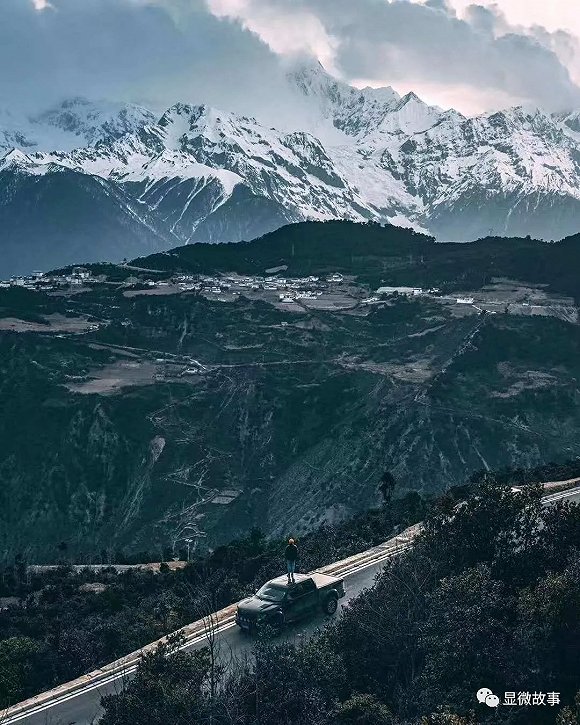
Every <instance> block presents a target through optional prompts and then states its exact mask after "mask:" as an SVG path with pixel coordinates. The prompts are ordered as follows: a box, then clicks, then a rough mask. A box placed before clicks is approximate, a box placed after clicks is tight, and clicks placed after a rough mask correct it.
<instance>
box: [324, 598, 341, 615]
mask: <svg viewBox="0 0 580 725" xmlns="http://www.w3.org/2000/svg"><path fill="white" fill-rule="evenodd" d="M322 608H323V609H324V613H325V614H328V615H331V616H332V615H333V614H335V613H336V610H337V609H338V597H337V596H336V594H330V595H329V596H328V597H327V598H326V601H325V602H324V606H323V607H322Z"/></svg>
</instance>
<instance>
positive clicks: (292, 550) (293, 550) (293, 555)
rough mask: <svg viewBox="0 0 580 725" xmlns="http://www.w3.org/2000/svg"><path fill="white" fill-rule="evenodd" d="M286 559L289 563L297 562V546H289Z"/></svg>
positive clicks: (285, 553) (285, 554) (285, 555)
mask: <svg viewBox="0 0 580 725" xmlns="http://www.w3.org/2000/svg"><path fill="white" fill-rule="evenodd" d="M284 558H285V559H286V560H287V561H296V559H297V558H298V547H297V546H296V544H288V546H287V547H286V551H285V552H284Z"/></svg>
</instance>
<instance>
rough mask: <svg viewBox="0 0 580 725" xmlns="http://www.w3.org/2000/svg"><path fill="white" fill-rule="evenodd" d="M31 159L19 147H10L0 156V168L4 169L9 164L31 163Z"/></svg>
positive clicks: (9, 165)
mask: <svg viewBox="0 0 580 725" xmlns="http://www.w3.org/2000/svg"><path fill="white" fill-rule="evenodd" d="M31 163H33V162H32V159H31V158H30V157H29V156H27V155H26V154H24V153H22V151H20V149H16V148H13V149H10V151H8V152H7V153H5V154H4V156H2V157H0V169H6V168H8V167H11V166H20V165H24V164H31Z"/></svg>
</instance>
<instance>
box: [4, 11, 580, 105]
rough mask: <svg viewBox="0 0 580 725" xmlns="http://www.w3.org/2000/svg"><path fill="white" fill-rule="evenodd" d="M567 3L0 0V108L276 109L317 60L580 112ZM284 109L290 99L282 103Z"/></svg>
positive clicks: (457, 95)
mask: <svg viewBox="0 0 580 725" xmlns="http://www.w3.org/2000/svg"><path fill="white" fill-rule="evenodd" d="M576 5H577V0H496V1H495V2H493V1H492V0H476V3H471V2H469V0H1V1H0V107H2V108H14V109H19V108H21V107H22V108H24V109H35V108H38V107H40V106H44V105H46V104H49V103H52V102H54V101H56V100H58V99H61V98H63V97H67V96H68V97H70V96H72V95H85V96H88V97H91V98H111V99H115V100H129V101H136V102H143V103H148V104H150V105H154V106H156V107H158V108H163V107H165V106H167V105H170V104H171V103H173V102H175V101H176V100H184V101H189V102H202V101H203V102H208V103H211V104H213V105H217V106H221V107H225V108H231V109H232V110H237V111H243V112H247V113H254V115H259V111H260V109H265V112H266V110H268V109H269V111H270V112H271V113H272V112H274V111H275V112H277V113H284V112H285V109H284V104H285V102H287V101H286V100H285V97H284V94H283V92H282V91H281V90H280V89H281V87H282V80H281V79H282V78H283V74H284V69H285V68H286V67H287V66H288V64H291V63H293V62H295V61H296V59H299V58H316V59H318V60H320V61H321V62H322V64H323V65H324V66H325V67H326V68H327V69H328V70H329V71H330V72H331V73H333V74H334V75H336V76H337V77H339V78H341V79H343V80H345V81H347V82H349V83H352V84H354V85H357V86H364V85H372V86H381V85H391V86H393V87H394V88H395V89H396V90H397V91H399V92H400V93H405V92H407V91H409V90H414V91H415V92H416V93H417V94H418V95H419V96H421V97H422V98H423V99H424V100H426V101H428V102H431V103H436V104H438V105H440V106H443V107H449V106H453V107H455V108H457V109H458V110H460V111H463V112H464V113H468V114H473V113H478V112H481V111H484V110H490V109H497V108H499V107H505V106H508V105H514V104H517V103H524V104H530V105H539V106H542V107H545V108H547V109H548V110H563V109H568V108H574V107H575V108H580V13H578V12H577V10H575V7H574V6H576ZM288 103H289V102H288Z"/></svg>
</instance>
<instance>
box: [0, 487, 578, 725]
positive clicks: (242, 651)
mask: <svg viewBox="0 0 580 725" xmlns="http://www.w3.org/2000/svg"><path fill="white" fill-rule="evenodd" d="M544 501H545V503H546V505H553V504H555V503H558V502H560V501H573V502H576V503H579V502H580V486H578V487H576V488H574V489H571V490H569V491H562V492H558V493H553V494H549V495H547V496H546V497H545V499H544ZM417 531H418V528H417V527H412V529H410V530H407V532H403V534H401V535H399V536H398V537H395V538H394V539H391V540H389V541H388V542H386V543H385V544H382V545H381V546H379V547H375V548H374V549H371V550H369V551H368V552H363V553H362V554H359V555H357V556H355V557H350V558H349V559H347V560H344V562H338V563H337V564H334V565H330V566H329V567H323V568H322V570H323V571H327V570H330V572H332V571H335V572H336V574H337V575H341V572H344V573H343V574H342V575H343V576H344V581H345V584H346V596H345V597H344V598H343V599H342V600H341V602H340V608H339V611H338V616H340V610H341V609H342V608H343V607H344V606H345V605H346V604H348V602H349V601H350V600H351V599H353V598H354V597H356V596H358V594H360V592H361V591H362V590H363V589H365V588H367V587H369V586H371V585H372V584H373V581H374V579H375V577H376V575H377V574H378V573H379V572H380V571H381V570H382V569H383V568H384V566H385V563H386V561H387V560H388V559H389V558H391V557H392V556H395V555H397V553H398V552H399V551H401V550H404V549H405V548H407V547H408V545H409V543H410V542H411V541H412V538H413V536H414V535H415V534H416V533H417ZM234 607H235V605H234ZM230 610H231V611H233V607H232V608H230ZM223 611H224V612H225V611H226V610H223ZM327 619H328V618H326V617H324V616H322V615H321V616H319V617H317V618H315V619H314V620H309V621H308V622H303V623H300V624H298V625H295V626H292V627H290V628H289V629H288V630H287V631H286V632H285V634H284V635H283V638H284V639H287V640H300V639H301V638H306V637H309V636H310V635H312V633H314V632H315V631H316V630H317V629H319V628H320V627H323V626H324V625H325V623H326V620H327ZM216 631H217V633H218V637H217V642H218V647H219V656H220V657H221V658H222V659H223V661H224V662H231V660H233V661H235V660H236V659H243V658H244V657H247V656H250V654H251V649H252V639H251V637H248V636H247V635H244V634H243V633H241V632H240V631H239V630H238V628H237V626H236V625H235V623H234V622H233V621H231V615H227V616H226V618H225V619H224V621H223V623H220V624H218V625H217V630H216ZM206 644H207V635H206V634H205V633H204V632H203V630H202V631H200V633H199V634H197V635H195V634H194V635H193V636H192V637H191V639H190V640H189V641H188V643H187V645H186V646H185V647H184V648H183V649H185V650H193V649H198V648H200V647H203V646H205V645H206ZM105 669H106V668H105ZM133 671H134V666H133V665H131V666H128V667H127V668H126V669H125V670H123V671H121V672H118V671H114V672H113V673H112V674H111V675H106V672H105V671H104V670H103V671H101V673H103V674H99V676H98V677H96V678H94V679H93V680H90V679H88V678H87V679H88V681H87V683H86V684H84V685H83V686H82V687H80V688H77V689H74V690H71V691H69V692H67V690H66V688H67V687H68V685H64V686H62V687H61V688H57V689H55V690H54V691H51V693H47V694H48V695H50V698H49V699H45V700H44V701H39V702H38V704H36V703H34V702H32V701H30V703H31V704H30V705H28V706H26V708H25V709H24V710H22V711H20V712H15V710H16V708H17V707H19V706H15V708H10V710H9V711H6V712H5V713H4V714H3V713H0V724H1V725H12V724H13V723H18V725H72V724H73V723H74V724H75V725H91V724H92V723H96V722H97V721H98V718H99V717H100V714H101V712H102V711H101V708H100V699H101V697H102V696H103V695H106V694H111V693H115V692H118V691H119V690H120V689H122V687H123V683H124V682H125V681H126V680H127V678H129V677H131V676H132V672H133ZM103 675H104V676H103ZM89 677H91V676H89ZM53 693H54V696H53ZM40 697H44V696H40ZM39 699H40V698H39ZM27 702H28V701H27ZM12 713H14V714H12Z"/></svg>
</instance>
